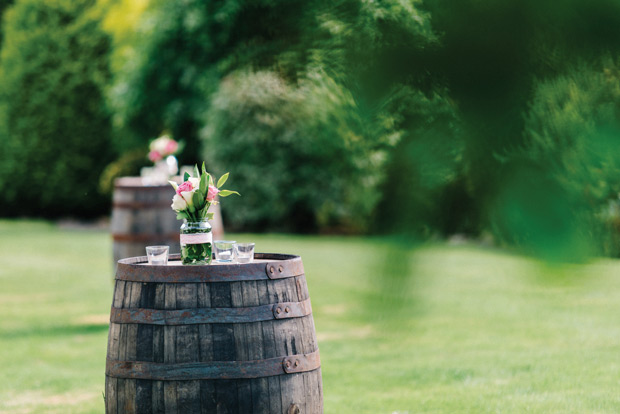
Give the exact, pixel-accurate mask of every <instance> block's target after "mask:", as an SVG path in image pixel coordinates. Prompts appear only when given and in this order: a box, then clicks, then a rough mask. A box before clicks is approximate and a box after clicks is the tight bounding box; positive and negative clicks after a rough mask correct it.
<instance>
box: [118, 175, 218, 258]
mask: <svg viewBox="0 0 620 414" xmlns="http://www.w3.org/2000/svg"><path fill="white" fill-rule="evenodd" d="M173 196H174V189H173V188H172V187H171V186H170V184H167V183H166V184H165V185H163V184H162V185H143V184H142V179H141V178H140V177H122V178H118V179H116V181H115V182H114V194H113V199H112V220H111V224H110V227H111V232H112V239H113V247H112V252H113V256H114V264H115V265H116V263H117V262H118V261H119V260H120V259H124V258H127V257H135V256H142V255H144V254H145V247H146V246H154V245H167V246H170V251H171V252H180V251H181V247H180V245H179V228H180V226H181V223H182V222H181V221H180V220H177V218H176V213H175V212H174V211H173V210H172V209H171V208H170V204H172V197H173ZM212 212H214V213H215V216H214V219H213V220H211V225H212V227H213V238H214V240H215V239H220V238H222V237H223V226H222V218H221V214H220V212H219V205H216V206H213V207H212Z"/></svg>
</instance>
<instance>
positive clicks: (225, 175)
mask: <svg viewBox="0 0 620 414" xmlns="http://www.w3.org/2000/svg"><path fill="white" fill-rule="evenodd" d="M228 174H229V173H226V174H224V175H222V176H221V177H220V179H219V180H217V186H216V187H217V188H220V187H221V186H223V185H224V184H226V180H228Z"/></svg>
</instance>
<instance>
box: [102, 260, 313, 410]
mask: <svg viewBox="0 0 620 414" xmlns="http://www.w3.org/2000/svg"><path fill="white" fill-rule="evenodd" d="M171 260H172V261H171V262H169V264H168V265H167V266H149V265H148V264H145V263H146V257H136V258H130V259H124V260H121V261H119V263H118V267H117V272H116V284H115V289H114V298H113V304H112V309H111V313H110V331H109V336H108V353H107V363H106V391H105V406H106V413H107V414H112V413H114V414H116V413H179V414H181V413H183V414H186V413H243V414H250V413H264V414H267V413H269V414H275V413H283V414H291V413H322V412H323V391H322V380H321V369H320V360H319V349H318V345H317V340H316V334H315V329H314V320H313V318H312V308H311V305H310V296H309V294H308V287H307V285H306V278H305V275H304V270H303V264H302V261H301V258H300V257H299V256H291V255H279V254H260V253H258V254H256V255H255V261H254V262H252V263H248V264H215V265H208V266H181V265H180V262H179V261H178V260H179V256H178V255H173V256H172V257H171Z"/></svg>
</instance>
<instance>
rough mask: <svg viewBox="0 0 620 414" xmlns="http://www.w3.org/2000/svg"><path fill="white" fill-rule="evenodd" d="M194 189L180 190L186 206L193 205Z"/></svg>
mask: <svg viewBox="0 0 620 414" xmlns="http://www.w3.org/2000/svg"><path fill="white" fill-rule="evenodd" d="M195 192H196V190H192V191H181V197H183V198H184V199H185V202H186V203H187V207H194V193H195Z"/></svg>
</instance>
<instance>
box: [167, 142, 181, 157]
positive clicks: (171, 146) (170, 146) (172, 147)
mask: <svg viewBox="0 0 620 414" xmlns="http://www.w3.org/2000/svg"><path fill="white" fill-rule="evenodd" d="M178 148H179V144H178V143H177V142H176V141H175V140H173V139H171V140H169V141H168V142H166V152H167V153H168V154H174V153H175V152H177V149H178Z"/></svg>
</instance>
